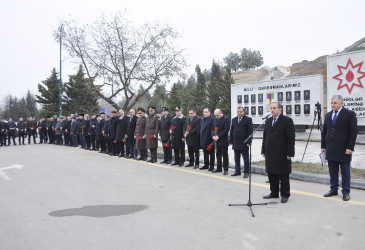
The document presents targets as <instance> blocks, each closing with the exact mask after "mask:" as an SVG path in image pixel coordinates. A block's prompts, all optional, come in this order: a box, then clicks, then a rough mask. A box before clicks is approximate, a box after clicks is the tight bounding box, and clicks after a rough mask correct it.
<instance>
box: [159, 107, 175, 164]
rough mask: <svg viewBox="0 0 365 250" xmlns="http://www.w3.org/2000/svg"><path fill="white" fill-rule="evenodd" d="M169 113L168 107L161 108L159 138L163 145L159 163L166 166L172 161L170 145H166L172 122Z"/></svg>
mask: <svg viewBox="0 0 365 250" xmlns="http://www.w3.org/2000/svg"><path fill="white" fill-rule="evenodd" d="M169 111H170V108H169V107H162V116H161V128H160V137H161V142H162V145H163V161H161V162H160V163H166V164H170V163H171V161H172V150H171V143H170V145H168V144H167V143H168V141H169V140H170V129H171V121H172V117H171V114H170V113H169Z"/></svg>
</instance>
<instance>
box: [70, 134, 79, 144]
mask: <svg viewBox="0 0 365 250" xmlns="http://www.w3.org/2000/svg"><path fill="white" fill-rule="evenodd" d="M71 138H72V146H73V147H77V146H78V143H77V135H76V134H72V135H71Z"/></svg>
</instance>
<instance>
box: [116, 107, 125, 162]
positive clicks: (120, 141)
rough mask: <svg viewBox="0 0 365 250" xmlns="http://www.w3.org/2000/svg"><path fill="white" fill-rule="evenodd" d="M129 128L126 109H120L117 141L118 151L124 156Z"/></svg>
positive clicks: (120, 155)
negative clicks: (125, 113)
mask: <svg viewBox="0 0 365 250" xmlns="http://www.w3.org/2000/svg"><path fill="white" fill-rule="evenodd" d="M127 130H128V116H126V115H124V110H123V109H120V110H119V118H118V125H117V134H116V136H115V141H116V143H117V152H118V153H119V157H124V152H125V151H124V144H125V142H126V139H127V138H126V136H127Z"/></svg>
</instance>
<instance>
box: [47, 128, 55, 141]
mask: <svg viewBox="0 0 365 250" xmlns="http://www.w3.org/2000/svg"><path fill="white" fill-rule="evenodd" d="M48 138H49V143H54V133H53V131H52V129H48Z"/></svg>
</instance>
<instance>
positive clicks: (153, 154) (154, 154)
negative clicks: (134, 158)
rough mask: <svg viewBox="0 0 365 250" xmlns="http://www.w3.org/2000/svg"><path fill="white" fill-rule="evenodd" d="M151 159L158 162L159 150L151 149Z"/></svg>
mask: <svg viewBox="0 0 365 250" xmlns="http://www.w3.org/2000/svg"><path fill="white" fill-rule="evenodd" d="M150 151H151V159H152V160H155V161H157V148H150Z"/></svg>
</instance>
